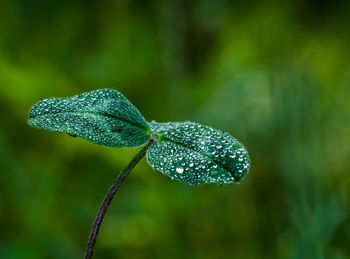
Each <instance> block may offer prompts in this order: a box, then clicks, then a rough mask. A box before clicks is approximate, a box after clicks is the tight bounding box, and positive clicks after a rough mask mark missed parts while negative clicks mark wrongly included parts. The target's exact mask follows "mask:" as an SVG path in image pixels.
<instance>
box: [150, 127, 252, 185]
mask: <svg viewBox="0 0 350 259" xmlns="http://www.w3.org/2000/svg"><path fill="white" fill-rule="evenodd" d="M150 126H151V130H152V133H153V134H154V135H158V136H159V139H158V141H156V142H155V143H154V144H153V145H152V146H151V147H150V148H149V149H148V151H147V161H148V163H149V164H150V165H151V166H152V167H153V168H154V169H156V170H158V171H160V172H161V173H163V174H166V175H168V176H169V177H170V178H171V179H176V180H179V181H181V182H184V183H187V184H190V185H198V184H204V183H215V184H218V185H221V184H227V183H233V182H239V181H240V180H241V179H242V177H243V176H244V175H245V174H246V173H247V172H248V170H249V167H250V164H249V163H250V161H249V156H248V152H247V151H246V150H245V148H244V146H243V145H242V144H241V143H240V142H238V140H236V139H235V138H233V137H232V136H230V135H229V134H228V133H226V132H222V131H219V130H216V129H213V128H211V127H208V126H204V125H201V124H198V123H194V122H189V121H187V122H168V123H157V122H151V124H150Z"/></svg>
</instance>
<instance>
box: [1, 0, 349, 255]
mask: <svg viewBox="0 0 350 259" xmlns="http://www.w3.org/2000/svg"><path fill="white" fill-rule="evenodd" d="M349 14H350V6H349V1H345V0H344V1H331V0H328V1H327V0H323V1H313V0H307V1H301V0H299V1H258V2H256V1H246V0H245V1H243V0H242V1H235V2H233V1H232V2H231V1H209V0H206V1H160V0H158V1H157V0H154V1H141V0H140V1H126V0H120V1H117V0H115V1H112V0H109V1H95V2H93V1H82V0H79V1H68V0H62V1H50V0H33V1H24V0H23V1H20V0H1V1H0V116H1V117H0V118H1V123H0V258H4V259H10V258H11V259H12V258H29V259H31V258H66V259H69V258H81V257H82V255H83V252H84V250H85V244H86V242H87V237H88V234H89V231H90V227H91V224H92V221H93V219H94V217H95V213H96V210H97V208H98V206H99V204H100V202H101V200H102V199H103V197H104V195H105V193H106V191H107V189H108V188H109V185H110V184H111V183H112V181H113V180H114V178H115V177H116V175H117V174H118V172H119V171H120V170H121V168H123V166H124V165H126V163H127V162H128V161H129V160H130V159H131V158H132V157H133V155H134V154H135V153H136V152H137V150H136V149H116V148H114V149H113V148H107V147H103V146H98V145H96V144H92V143H89V142H87V141H84V140H82V139H79V138H71V137H69V136H68V135H67V134H59V133H52V132H47V131H43V130H38V129H35V128H31V127H30V126H28V125H27V123H26V121H27V117H28V111H29V109H30V107H31V106H32V105H33V104H34V103H36V102H37V101H38V100H39V99H40V98H41V97H52V96H55V97H66V96H71V95H74V94H79V93H82V92H86V91H90V90H94V89H98V88H114V89H117V90H119V91H120V92H122V93H123V94H124V95H125V96H126V97H127V98H128V99H129V100H130V101H131V102H132V103H133V104H135V106H136V107H137V108H138V109H139V110H140V111H141V113H142V114H143V115H144V117H145V118H146V119H147V120H149V121H150V120H156V121H185V120H191V121H197V122H200V123H202V124H206V125H210V126H212V127H214V128H218V129H221V130H225V131H228V132H229V133H230V134H231V135H233V136H234V137H236V138H237V139H239V140H240V141H241V142H242V143H244V145H245V146H246V147H247V149H248V151H249V153H250V158H251V161H252V166H251V170H250V172H249V174H248V175H247V176H246V178H245V179H243V180H242V182H241V183H240V184H239V185H236V184H233V185H227V186H222V187H218V186H215V185H204V186H199V187H189V186H187V185H185V184H182V183H179V182H176V181H172V180H170V179H168V178H167V177H166V176H163V175H161V174H160V173H158V172H156V171H154V170H152V169H151V168H150V166H149V165H148V164H147V163H146V161H145V160H143V161H142V162H141V163H140V164H139V165H137V167H136V168H135V169H134V171H133V172H132V173H131V175H130V176H129V177H128V178H127V179H126V181H125V182H124V184H123V186H122V187H121V189H120V190H119V192H118V194H117V197H116V199H115V200H114V201H113V203H112V206H111V207H110V209H109V211H108V213H107V216H106V218H105V221H104V222H103V225H102V228H101V232H100V236H99V240H98V242H97V248H96V258H128V259H129V258H131V259H132V258H183V259H185V258H204V259H206V258H350V214H349V210H350V209H349V208H350V176H349V167H350V163H349V158H350V136H349V132H350V123H349V120H350V87H349V86H350V15H349Z"/></svg>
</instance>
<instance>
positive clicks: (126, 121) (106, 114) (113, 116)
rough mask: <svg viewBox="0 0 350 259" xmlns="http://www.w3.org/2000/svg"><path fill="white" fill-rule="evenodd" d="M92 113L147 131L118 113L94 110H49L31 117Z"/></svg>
mask: <svg viewBox="0 0 350 259" xmlns="http://www.w3.org/2000/svg"><path fill="white" fill-rule="evenodd" d="M62 113H63V114H77V115H79V114H92V115H98V116H102V117H103V116H106V117H109V118H112V119H116V120H120V121H123V122H125V123H128V124H130V125H132V126H134V127H136V128H139V129H141V130H142V131H145V132H146V129H144V128H141V127H140V126H139V125H137V124H135V123H132V122H131V121H128V120H125V119H123V118H121V117H119V116H116V115H112V114H108V113H102V112H93V111H83V112H77V111H70V112H47V113H45V114H43V115H38V116H34V117H31V119H35V118H38V117H43V116H47V115H55V114H62Z"/></svg>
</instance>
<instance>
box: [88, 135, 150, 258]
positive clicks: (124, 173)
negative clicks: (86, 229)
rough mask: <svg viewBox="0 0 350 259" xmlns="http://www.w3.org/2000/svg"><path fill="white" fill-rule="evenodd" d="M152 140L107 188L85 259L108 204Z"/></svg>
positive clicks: (89, 252)
mask: <svg viewBox="0 0 350 259" xmlns="http://www.w3.org/2000/svg"><path fill="white" fill-rule="evenodd" d="M153 142H154V139H150V140H149V141H148V143H147V144H146V145H145V146H144V147H143V148H142V149H141V150H140V152H138V153H137V154H136V155H135V156H134V158H133V159H132V160H131V161H130V162H129V164H127V166H126V167H124V169H123V170H122V171H121V172H120V174H119V175H118V176H117V178H116V179H115V181H114V183H113V184H112V186H111V187H110V188H109V190H108V192H107V194H106V196H105V198H104V200H103V202H102V204H101V206H100V208H99V209H98V211H97V214H96V218H95V221H94V224H93V225H92V228H91V232H90V236H89V241H88V243H87V247H86V251H85V259H90V258H92V255H93V253H94V247H95V244H96V239H97V235H98V232H99V231H100V227H101V224H102V220H103V217H104V216H105V214H106V212H107V209H108V207H109V204H110V203H111V201H112V199H113V197H114V195H115V194H116V192H117V191H118V189H119V187H120V185H121V184H122V183H123V181H124V179H125V177H126V176H127V175H128V174H129V173H130V172H131V170H132V169H133V168H134V167H135V165H136V164H137V163H138V162H139V161H140V160H141V159H142V158H143V157H144V156H145V154H146V151H147V149H148V148H149V147H150V146H151V145H152V144H153Z"/></svg>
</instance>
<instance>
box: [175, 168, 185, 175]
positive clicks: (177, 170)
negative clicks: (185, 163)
mask: <svg viewBox="0 0 350 259" xmlns="http://www.w3.org/2000/svg"><path fill="white" fill-rule="evenodd" d="M176 172H178V173H179V174H182V173H183V172H184V169H183V168H181V167H177V168H176Z"/></svg>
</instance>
